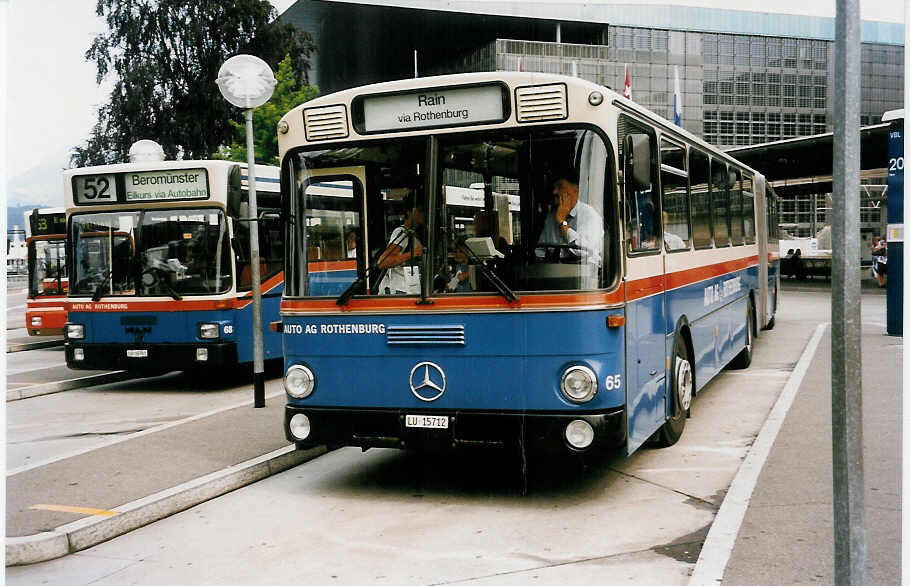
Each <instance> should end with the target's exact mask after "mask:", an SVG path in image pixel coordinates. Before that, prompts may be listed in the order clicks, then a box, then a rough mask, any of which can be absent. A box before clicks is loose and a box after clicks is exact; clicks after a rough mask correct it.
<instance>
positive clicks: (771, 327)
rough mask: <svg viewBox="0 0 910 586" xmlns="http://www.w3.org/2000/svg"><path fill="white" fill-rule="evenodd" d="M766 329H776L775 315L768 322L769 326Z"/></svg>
mask: <svg viewBox="0 0 910 586" xmlns="http://www.w3.org/2000/svg"><path fill="white" fill-rule="evenodd" d="M765 329H766V330H773V329H774V316H773V315H772V316H771V319H769V320H768V325H766V326H765Z"/></svg>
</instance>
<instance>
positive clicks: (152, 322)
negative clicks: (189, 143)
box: [64, 160, 284, 375]
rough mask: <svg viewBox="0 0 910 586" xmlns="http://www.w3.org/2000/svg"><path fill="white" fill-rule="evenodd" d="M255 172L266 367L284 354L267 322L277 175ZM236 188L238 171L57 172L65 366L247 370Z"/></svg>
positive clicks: (241, 220) (275, 260) (279, 282)
mask: <svg viewBox="0 0 910 586" xmlns="http://www.w3.org/2000/svg"><path fill="white" fill-rule="evenodd" d="M256 174H257V180H256V184H257V190H256V191H257V195H258V197H257V200H258V207H259V211H260V217H259V220H258V221H257V222H256V223H257V224H258V226H259V239H260V240H259V241H260V249H261V258H260V274H261V277H262V294H263V310H262V313H263V320H264V321H265V324H264V325H265V326H266V328H265V329H266V331H265V332H264V334H263V339H264V357H265V359H266V360H268V359H270V358H280V357H281V354H282V352H281V337H280V336H279V335H278V334H276V333H273V332H269V331H268V327H267V324H268V323H269V322H271V321H274V320H275V319H277V317H278V310H279V303H280V297H281V291H282V287H283V281H284V271H283V262H284V261H283V254H284V251H283V242H282V233H281V224H280V219H279V216H278V213H277V211H278V210H279V209H280V191H279V181H278V169H277V168H276V167H268V166H262V165H257V168H256ZM246 178H247V166H246V165H244V164H238V163H233V162H229V161H192V160H186V161H164V160H150V161H143V162H131V163H124V164H115V165H105V166H97V167H83V168H78V169H70V170H67V171H65V172H64V189H65V198H66V206H67V218H68V240H67V246H68V251H67V260H68V262H69V275H70V281H69V283H70V284H69V294H68V299H67V302H68V309H69V314H68V321H67V324H66V328H65V332H64V333H65V338H66V344H65V346H66V363H67V365H68V366H69V367H70V368H74V369H92V370H99V369H124V370H133V371H140V372H148V373H158V372H167V371H173V370H184V371H189V372H193V373H198V374H202V375H204V373H205V372H208V373H209V374H212V373H215V372H224V369H223V368H222V367H229V366H232V365H236V364H238V363H247V362H252V360H253V345H252V315H253V311H252V291H251V277H250V245H249V240H250V224H251V223H252V222H250V221H249V218H248V216H249V213H248V192H247V185H246V184H247V181H246ZM262 325H263V324H260V327H261V326H262ZM212 367H214V368H215V370H213V369H212ZM218 369H221V370H218Z"/></svg>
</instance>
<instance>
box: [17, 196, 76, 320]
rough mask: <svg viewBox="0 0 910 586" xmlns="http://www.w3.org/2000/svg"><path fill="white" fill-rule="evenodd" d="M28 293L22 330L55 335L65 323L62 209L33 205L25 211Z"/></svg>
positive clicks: (64, 247)
mask: <svg viewBox="0 0 910 586" xmlns="http://www.w3.org/2000/svg"><path fill="white" fill-rule="evenodd" d="M25 244H26V248H27V255H28V256H27V265H26V266H27V267H28V296H27V298H26V301H25V303H26V307H25V323H26V329H27V330H28V334H29V335H30V336H59V335H61V334H63V325H64V324H65V323H66V291H67V289H68V288H69V279H68V278H67V276H66V212H65V211H64V210H63V208H35V209H34V210H32V211H30V212H28V213H26V214H25Z"/></svg>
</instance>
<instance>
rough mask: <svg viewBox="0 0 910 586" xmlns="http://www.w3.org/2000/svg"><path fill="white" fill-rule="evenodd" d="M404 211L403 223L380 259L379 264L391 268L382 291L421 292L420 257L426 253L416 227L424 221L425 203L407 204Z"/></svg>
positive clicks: (382, 283) (383, 283)
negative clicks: (414, 205)
mask: <svg viewBox="0 0 910 586" xmlns="http://www.w3.org/2000/svg"><path fill="white" fill-rule="evenodd" d="M405 214H406V218H405V221H404V223H403V224H402V225H401V226H398V227H397V228H395V229H394V230H393V231H392V236H391V237H390V238H389V244H388V246H386V249H385V250H384V251H383V253H382V254H381V255H380V256H379V261H378V262H377V264H378V265H379V268H381V269H388V271H387V272H386V275H385V277H383V279H382V281H381V282H380V283H379V292H380V293H383V294H386V295H417V294H419V293H420V268H419V266H418V265H419V262H418V260H419V258H420V256H421V255H422V254H423V245H422V244H421V243H420V240H418V238H417V234H416V233H415V230H416V229H417V228H418V227H419V226H422V225H423V205H422V204H419V203H418V204H417V207H416V208H414V207H412V206H411V205H408V206H407V208H406V211H405ZM412 245H413V248H412ZM412 260H413V261H414V262H413V263H412V262H411V261H412ZM406 265H409V266H406Z"/></svg>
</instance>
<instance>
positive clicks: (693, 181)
mask: <svg viewBox="0 0 910 586" xmlns="http://www.w3.org/2000/svg"><path fill="white" fill-rule="evenodd" d="M708 172H709V159H708V155H706V154H704V153H703V152H701V151H698V150H695V149H694V148H693V149H689V186H690V187H689V189H690V190H691V193H692V241H693V242H694V244H695V248H711V246H712V244H713V239H712V238H711V192H710V191H709V190H708Z"/></svg>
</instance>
